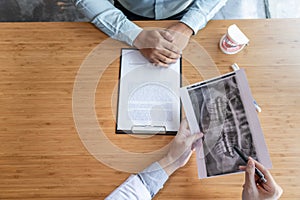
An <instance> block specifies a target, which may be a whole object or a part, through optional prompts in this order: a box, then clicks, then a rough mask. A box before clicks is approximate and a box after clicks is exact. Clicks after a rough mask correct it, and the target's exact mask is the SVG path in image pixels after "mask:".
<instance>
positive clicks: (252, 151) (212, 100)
mask: <svg viewBox="0 0 300 200" xmlns="http://www.w3.org/2000/svg"><path fill="white" fill-rule="evenodd" d="M239 73H242V75H241V76H242V78H244V77H243V76H244V73H243V71H242V72H239ZM237 78H238V77H237V75H236V74H235V73H231V74H229V75H225V76H222V77H219V78H216V79H213V80H210V81H206V82H201V83H198V84H195V85H192V86H188V87H186V88H184V91H183V92H181V93H182V94H184V97H182V101H183V106H184V108H185V112H186V115H187V118H188V121H189V124H190V127H191V128H192V129H193V130H199V131H201V132H202V133H204V138H203V141H202V153H203V161H204V165H205V167H204V168H205V169H206V171H205V175H201V176H200V177H211V176H217V175H224V174H229V173H235V172H238V171H239V169H238V167H239V166H240V165H245V162H244V161H243V160H242V159H241V158H240V157H239V155H238V154H237V153H236V152H235V150H234V148H233V147H234V146H236V147H238V148H239V149H241V150H242V151H243V152H244V153H245V154H246V155H248V156H251V157H252V158H254V159H256V160H258V161H263V162H265V163H268V162H269V163H268V164H269V165H271V164H270V163H271V162H270V159H269V156H268V152H267V148H266V145H265V143H264V139H263V135H262V131H261V129H260V125H259V123H255V124H254V125H253V122H252V125H253V126H252V130H251V127H250V124H251V121H252V120H253V119H252V116H255V117H256V118H254V121H255V120H257V121H258V119H257V114H256V113H255V110H254V108H253V109H249V108H248V110H247V109H246V108H245V106H248V105H249V104H251V103H252V104H253V99H252V97H251V95H250V92H249V91H250V90H246V91H247V92H249V93H248V94H247V95H248V99H247V95H246V96H245V97H244V98H242V96H241V95H242V94H244V95H245V88H247V87H248V85H247V84H246V85H244V86H242V87H239V82H241V84H244V83H247V82H245V81H241V80H242V79H241V77H239V78H240V81H239V82H238V81H237ZM241 90H243V91H242V92H241ZM245 98H246V100H247V102H246V103H245V102H243V99H244V100H245ZM187 99H188V100H187ZM250 106H253V105H250ZM250 111H251V112H252V113H251V115H249V112H250ZM253 111H254V113H253ZM247 112H248V115H247ZM191 114H194V116H192V115H191ZM249 116H251V117H250V118H251V119H249ZM196 126H197V128H198V129H195V127H196ZM254 130H257V132H258V131H259V133H257V132H256V131H254ZM254 132H255V133H254ZM259 138H260V139H259ZM261 138H262V145H259V146H258V145H257V140H261ZM258 147H259V151H260V154H261V155H263V156H262V157H261V158H260V157H259V156H258V152H257V151H258ZM198 167H199V166H198ZM202 168H203V166H202Z"/></svg>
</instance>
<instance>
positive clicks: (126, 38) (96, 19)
mask: <svg viewBox="0 0 300 200" xmlns="http://www.w3.org/2000/svg"><path fill="white" fill-rule="evenodd" d="M72 1H73V3H74V4H75V6H76V7H77V9H78V10H79V11H80V12H82V13H83V14H84V15H85V16H86V17H87V18H88V19H89V20H90V21H91V22H92V23H93V24H94V25H95V26H96V27H97V28H99V29H100V30H101V31H103V32H104V33H106V34H107V35H108V36H110V37H111V38H113V39H116V40H119V41H123V42H126V43H127V44H129V45H131V46H133V42H134V40H135V38H136V37H137V36H138V35H139V34H140V32H141V31H142V28H140V27H139V26H137V25H136V24H134V23H133V22H132V21H130V20H128V19H127V17H126V16H125V15H124V14H123V13H122V12H121V11H120V10H119V9H117V8H116V7H115V6H114V5H113V4H112V3H111V2H110V1H109V0H72Z"/></svg>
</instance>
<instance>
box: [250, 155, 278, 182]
mask: <svg viewBox="0 0 300 200" xmlns="http://www.w3.org/2000/svg"><path fill="white" fill-rule="evenodd" d="M249 158H250V159H252V160H253V161H254V163H255V166H256V167H257V169H259V170H260V171H261V172H262V173H263V174H264V175H265V178H266V179H267V180H271V181H272V182H275V181H274V179H273V177H272V175H271V173H270V172H269V170H267V169H266V168H265V166H263V165H262V164H261V163H259V162H258V161H256V160H254V159H253V158H251V157H249Z"/></svg>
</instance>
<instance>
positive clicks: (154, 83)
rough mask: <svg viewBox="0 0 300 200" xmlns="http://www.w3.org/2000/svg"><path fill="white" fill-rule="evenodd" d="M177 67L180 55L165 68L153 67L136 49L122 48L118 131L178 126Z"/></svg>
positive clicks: (174, 129)
mask: <svg viewBox="0 0 300 200" xmlns="http://www.w3.org/2000/svg"><path fill="white" fill-rule="evenodd" d="M180 68H181V62H180V59H178V61H177V62H176V63H175V64H172V65H170V66H169V67H168V68H165V67H156V66H153V65H152V64H151V63H150V62H149V61H148V60H147V59H145V58H144V56H143V55H142V54H141V53H140V52H139V51H138V50H136V49H122V57H121V69H120V80H119V81H120V85H119V101H118V116H117V132H118V131H122V132H128V133H131V132H132V131H131V130H132V127H140V128H141V129H143V126H147V131H149V130H151V127H153V131H155V130H156V128H157V127H164V128H165V129H166V131H167V132H176V131H177V130H178V128H179V125H180V97H179V88H180V82H181V81H180ZM149 127H150V128H149Z"/></svg>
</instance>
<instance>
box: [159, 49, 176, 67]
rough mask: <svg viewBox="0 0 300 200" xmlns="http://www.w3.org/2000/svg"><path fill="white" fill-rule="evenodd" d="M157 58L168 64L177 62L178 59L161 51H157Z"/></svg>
mask: <svg viewBox="0 0 300 200" xmlns="http://www.w3.org/2000/svg"><path fill="white" fill-rule="evenodd" d="M156 59H157V60H159V61H160V62H162V63H164V64H167V65H169V64H172V63H175V62H176V61H177V59H172V58H168V57H167V56H165V55H164V54H162V53H161V52H157V53H156Z"/></svg>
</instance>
